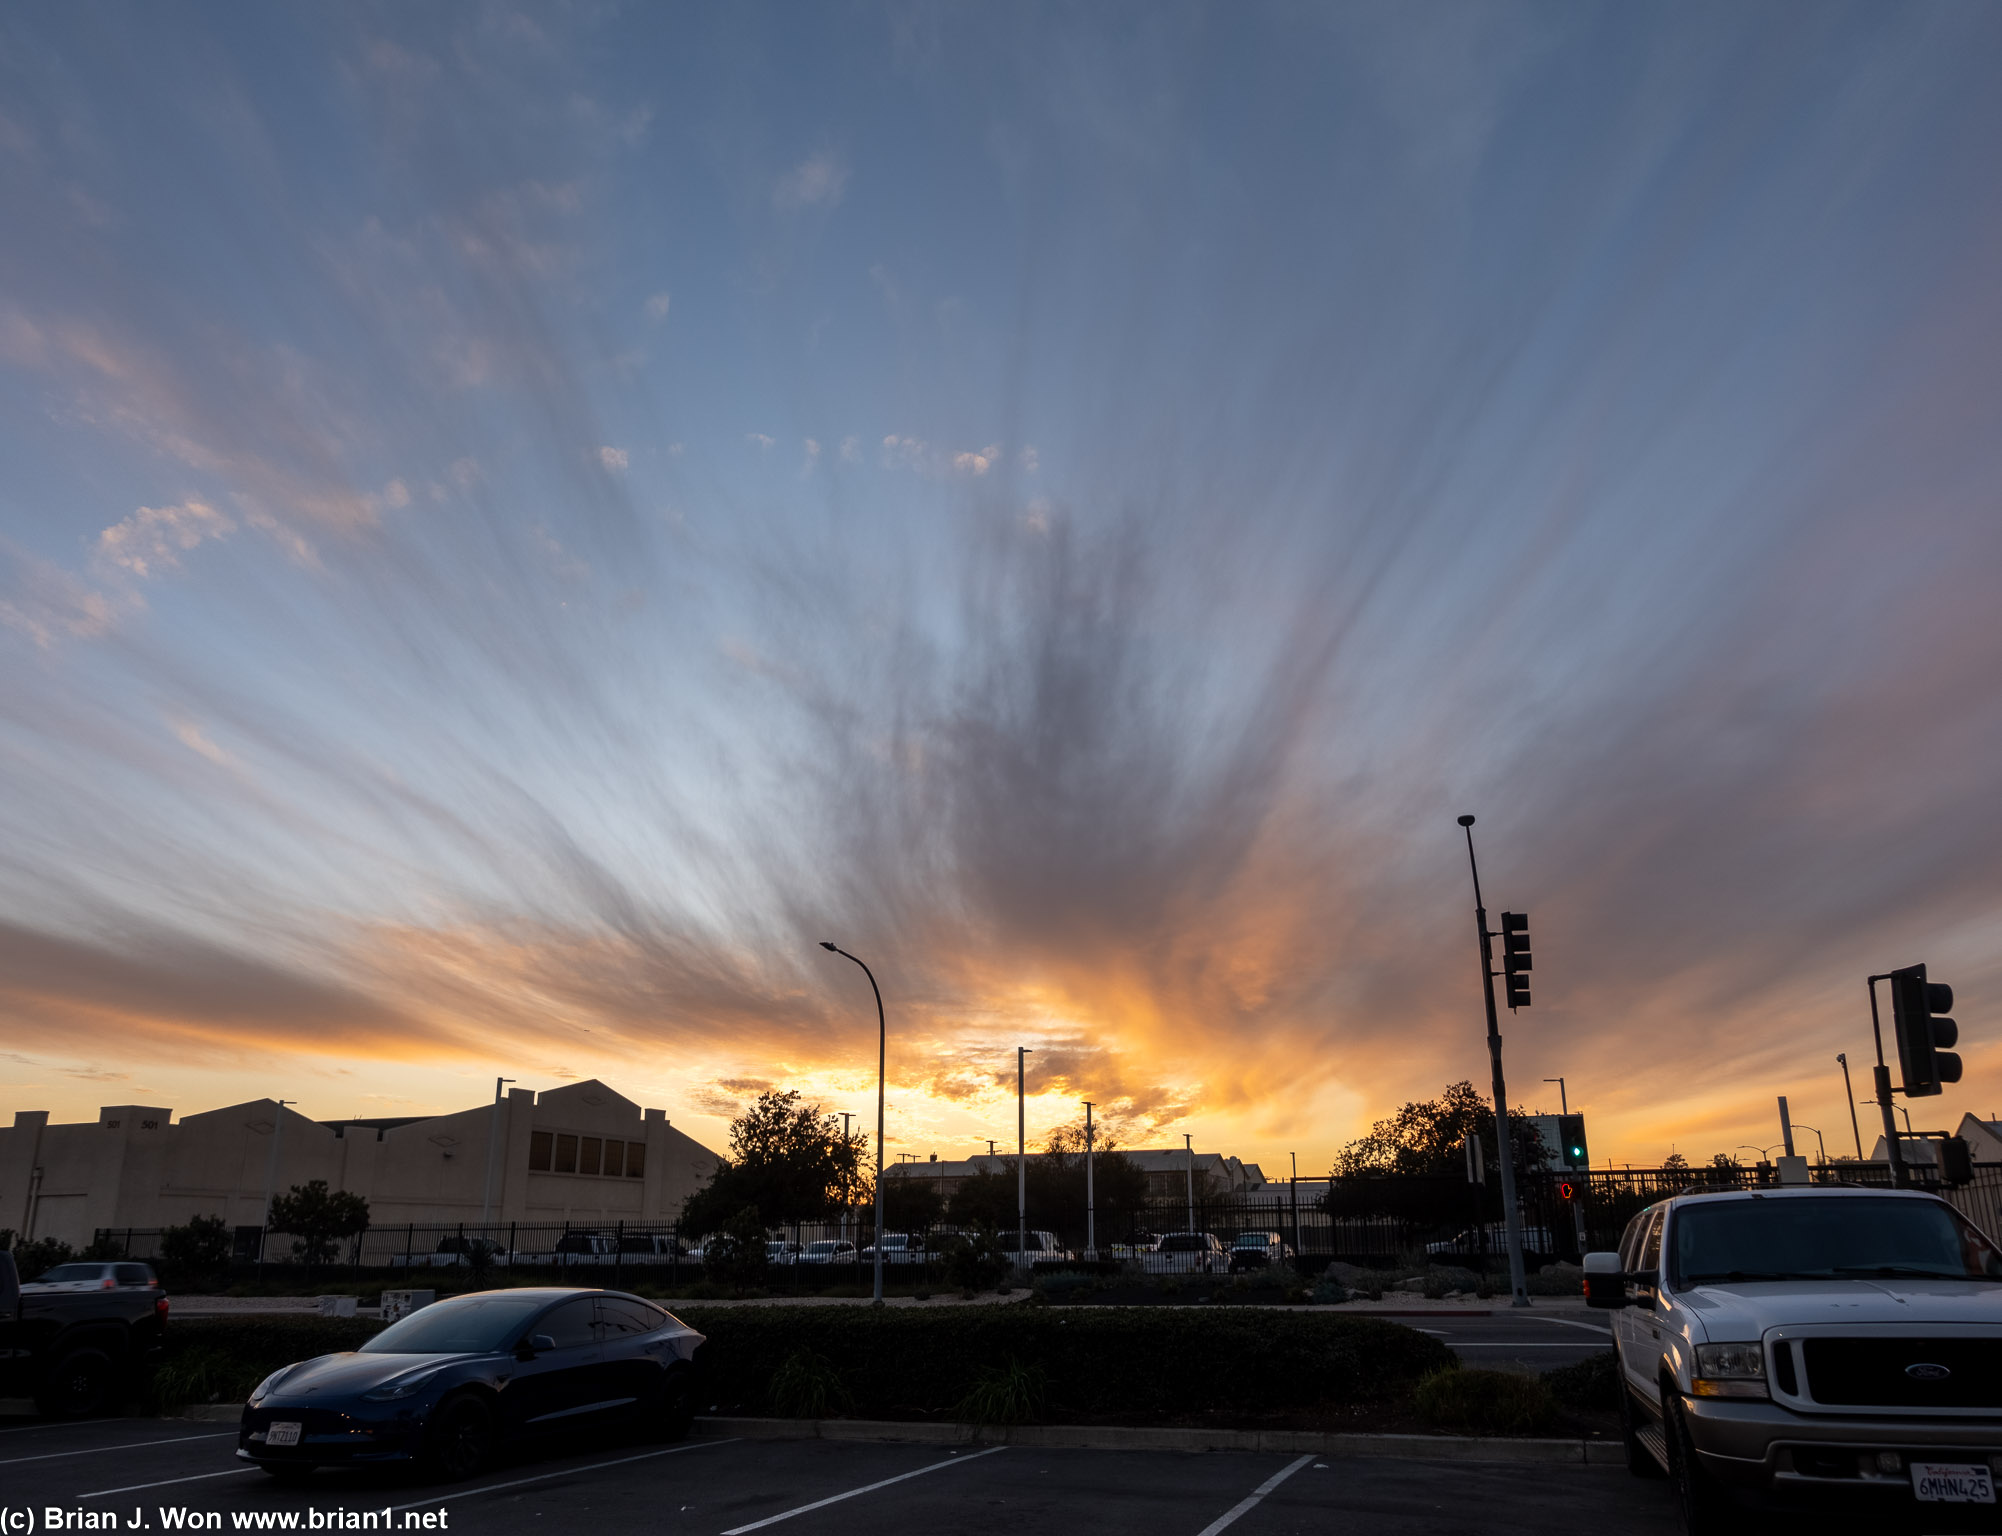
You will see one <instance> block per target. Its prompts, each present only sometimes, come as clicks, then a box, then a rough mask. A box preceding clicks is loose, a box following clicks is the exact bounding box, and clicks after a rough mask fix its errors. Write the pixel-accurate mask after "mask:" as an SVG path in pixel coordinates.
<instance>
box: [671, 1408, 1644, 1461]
mask: <svg viewBox="0 0 2002 1536" xmlns="http://www.w3.org/2000/svg"><path fill="white" fill-rule="evenodd" d="M696 1425H697V1429H698V1432H701V1433H714V1434H722V1435H728V1436H731V1437H733V1438H735V1439H738V1440H850V1441H878V1442H902V1443H906V1444H914V1445H1020V1446H1034V1447H1037V1448H1040V1449H1043V1450H1081V1451H1287V1452H1291V1453H1293V1454H1295V1455H1298V1454H1300V1453H1301V1452H1303V1451H1304V1452H1311V1453H1313V1454H1315V1455H1318V1456H1328V1457H1333V1458H1339V1459H1344V1460H1353V1459H1357V1458H1361V1457H1376V1458H1380V1459H1383V1460H1388V1461H1476V1462H1479V1461H1487V1462H1536V1463H1542V1464H1546V1465H1548V1464H1553V1463H1554V1464H1560V1465H1561V1464H1569V1465H1571V1466H1603V1465H1615V1464H1621V1463H1623V1462H1624V1460H1625V1453H1624V1452H1623V1450H1622V1449H1621V1447H1620V1445H1619V1443H1618V1442H1617V1441H1612V1440H1607V1441H1598V1440H1523V1439H1505V1438H1502V1437H1499V1436H1497V1437H1492V1438H1490V1437H1485V1436H1479V1435H1369V1434H1347V1433H1340V1432H1337V1433H1323V1432H1321V1431H1318V1430H1286V1429H1140V1428H1132V1427H1126V1426H1121V1425H1110V1424H1105V1425H1097V1424H1075V1425H1073V1424H1013V1425H1007V1424H987V1425H979V1424H899V1423H894V1422H890V1421H886V1420H871V1419H750V1418H701V1419H697V1420H696Z"/></svg>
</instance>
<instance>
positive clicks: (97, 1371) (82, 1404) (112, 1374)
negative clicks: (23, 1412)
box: [35, 1349, 118, 1419]
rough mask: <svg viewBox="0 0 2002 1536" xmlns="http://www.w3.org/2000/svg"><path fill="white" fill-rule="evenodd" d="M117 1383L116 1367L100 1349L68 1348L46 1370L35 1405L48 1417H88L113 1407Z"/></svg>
mask: <svg viewBox="0 0 2002 1536" xmlns="http://www.w3.org/2000/svg"><path fill="white" fill-rule="evenodd" d="M117 1384H118V1370H117V1367H116V1366H114V1365H113V1364H112V1363H111V1356H109V1355H107V1354H106V1353H105V1352H104V1351H103V1350H101V1349H75V1350H71V1351H70V1352H69V1353H68V1354H67V1355H64V1356H63V1357H62V1359H60V1360H58V1361H57V1362H56V1364H55V1368H54V1369H53V1370H51V1371H50V1372H49V1374H48V1377H47V1379H46V1380H45V1381H44V1382H43V1383H42V1387H41V1390H40V1391H39V1392H37V1393H36V1394H35V1406H36V1407H37V1408H39V1409H41V1411H42V1413H43V1414H44V1415H45V1416H46V1417H48V1418H51V1419H87V1418H89V1417H91V1415H93V1414H99V1413H104V1412H107V1411H108V1410H109V1409H110V1408H111V1407H112V1405H113V1398H114V1396H115V1395H116V1387H117Z"/></svg>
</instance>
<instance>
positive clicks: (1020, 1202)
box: [1015, 1045, 1035, 1275]
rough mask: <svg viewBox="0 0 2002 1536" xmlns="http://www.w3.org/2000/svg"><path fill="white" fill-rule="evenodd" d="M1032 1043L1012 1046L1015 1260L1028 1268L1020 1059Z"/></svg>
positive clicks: (1025, 1109) (1025, 1107)
mask: <svg viewBox="0 0 2002 1536" xmlns="http://www.w3.org/2000/svg"><path fill="white" fill-rule="evenodd" d="M1034 1049H1035V1047H1034V1046H1029V1045H1018V1046H1016V1047H1015V1262H1016V1263H1017V1264H1019V1265H1021V1266H1022V1273H1023V1274H1024V1275H1027V1274H1029V1273H1030V1269H1029V1097H1028V1092H1027V1088H1026V1083H1027V1078H1026V1076H1025V1073H1024V1068H1023V1065H1022V1064H1023V1062H1024V1060H1025V1059H1026V1058H1027V1057H1028V1055H1029V1053H1030V1052H1031V1051H1032V1050H1034Z"/></svg>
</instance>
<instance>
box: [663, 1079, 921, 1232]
mask: <svg viewBox="0 0 2002 1536" xmlns="http://www.w3.org/2000/svg"><path fill="white" fill-rule="evenodd" d="M868 1144H869V1142H868V1138H867V1137H866V1136H864V1135H862V1134H860V1133H859V1132H858V1133H856V1134H854V1135H851V1136H844V1135H843V1134H842V1132H841V1117H840V1116H839V1115H832V1114H822V1113H821V1110H820V1106H819V1105H818V1104H801V1103H800V1101H799V1094H798V1093H797V1092H795V1091H791V1090H788V1091H787V1092H785V1093H779V1092H777V1091H775V1090H774V1091H768V1092H765V1093H762V1094H760V1095H759V1096H758V1102H757V1103H755V1104H753V1105H752V1106H751V1107H750V1108H749V1109H747V1110H745V1111H744V1113H743V1114H741V1115H739V1116H738V1117H737V1118H736V1119H735V1120H733V1121H732V1122H731V1123H730V1156H729V1157H727V1158H725V1159H724V1160H723V1161H721V1162H719V1163H718V1164H717V1166H716V1171H715V1172H714V1173H713V1174H711V1175H710V1177H709V1183H708V1184H707V1185H706V1186H704V1187H703V1188H701V1189H698V1190H697V1191H695V1193H694V1194H692V1195H690V1196H689V1197H688V1199H687V1201H686V1203H685V1204H684V1205H683V1206H682V1213H681V1221H682V1225H683V1226H684V1227H685V1228H687V1230H688V1231H690V1232H698V1233H699V1232H714V1231H717V1230H718V1229H720V1228H721V1227H722V1225H723V1224H724V1223H725V1222H726V1221H729V1220H730V1219H731V1218H732V1217H734V1216H735V1215H736V1214H737V1213H738V1212H739V1211H741V1210H743V1209H744V1207H746V1206H756V1207H757V1209H758V1211H759V1213H760V1214H761V1215H762V1216H763V1217H764V1218H765V1220H766V1221H768V1222H776V1223H780V1224H782V1225H786V1226H791V1225H792V1224H794V1223H795V1222H802V1221H813V1220H815V1219H817V1218H819V1217H823V1216H830V1215H832V1214H833V1213H834V1212H836V1211H838V1210H840V1209H841V1208H842V1207H843V1206H845V1205H850V1204H853V1203H856V1202H857V1201H859V1199H860V1198H861V1196H862V1194H863V1190H864V1183H863V1178H862V1155H863V1152H864V1151H865V1150H866V1148H867V1147H868ZM885 1193H887V1191H885Z"/></svg>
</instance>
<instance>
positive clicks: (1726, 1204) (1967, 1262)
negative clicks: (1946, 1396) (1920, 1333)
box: [1669, 1195, 2002, 1288]
mask: <svg viewBox="0 0 2002 1536" xmlns="http://www.w3.org/2000/svg"><path fill="white" fill-rule="evenodd" d="M1670 1231H1671V1233H1672V1239H1671V1254H1670V1266H1669V1274H1670V1279H1671V1283H1673V1284H1674V1285H1675V1286H1677V1287H1678V1288H1681V1287H1685V1286H1691V1285H1716V1284H1731V1283H1733V1282H1743V1281H1755V1280H1873V1279H1886V1280H2002V1253H1998V1252H1997V1251H1996V1249H1995V1247H1994V1245H1993V1244H1992V1243H1990V1242H1989V1241H1988V1239H1987V1238H1985V1237H1983V1236H1982V1235H1981V1234H1980V1233H1979V1232H1978V1231H1976V1230H1975V1229H1974V1228H1973V1227H1972V1226H1970V1225H1969V1224H1968V1223H1967V1222H1966V1221H1964V1220H1963V1219H1962V1218H1961V1217H1960V1215H1959V1214H1958V1213H1957V1212H1955V1211H1954V1210H1953V1209H1952V1208H1951V1207H1950V1206H1947V1205H1943V1204H1941V1203H1939V1202H1938V1201H1934V1200H1903V1199H1885V1198H1873V1197H1871V1196H1868V1195H1858V1196H1853V1197H1847V1196H1840V1195H1837V1196H1831V1197H1829V1198H1827V1199H1821V1198H1805V1199H1798V1198H1797V1199H1773V1200H1762V1199H1749V1200H1718V1201H1714V1202H1713V1201H1703V1202H1700V1203H1696V1204H1690V1205H1684V1206H1678V1207H1676V1208H1675V1210H1674V1212H1673V1215H1672V1218H1671V1222H1670Z"/></svg>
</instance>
